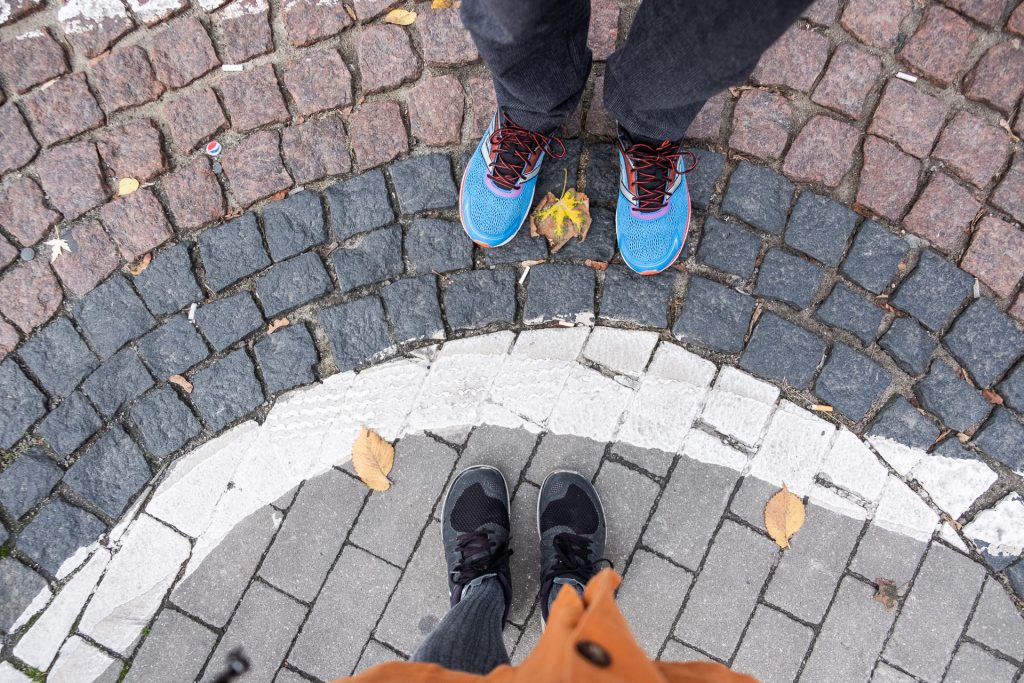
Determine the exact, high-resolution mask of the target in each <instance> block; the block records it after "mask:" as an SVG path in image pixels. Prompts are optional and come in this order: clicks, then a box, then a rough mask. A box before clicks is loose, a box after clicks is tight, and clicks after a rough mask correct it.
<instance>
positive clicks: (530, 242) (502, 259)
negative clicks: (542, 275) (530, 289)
mask: <svg viewBox="0 0 1024 683" xmlns="http://www.w3.org/2000/svg"><path fill="white" fill-rule="evenodd" d="M547 256H548V245H547V243H546V242H545V241H544V240H538V239H532V238H531V237H530V234H529V230H528V229H525V228H524V229H520V230H519V232H518V233H517V234H516V236H515V237H513V238H512V239H511V240H510V241H509V242H508V243H507V244H503V245H502V246H500V247H495V248H494V249H486V250H484V265H486V266H502V265H508V264H511V263H522V262H524V261H541V260H543V259H545V258H547Z"/></svg>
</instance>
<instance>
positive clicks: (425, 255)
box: [405, 218, 473, 275]
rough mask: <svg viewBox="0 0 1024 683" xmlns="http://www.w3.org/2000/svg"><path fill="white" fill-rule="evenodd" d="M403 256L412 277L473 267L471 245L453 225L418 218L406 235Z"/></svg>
mask: <svg viewBox="0 0 1024 683" xmlns="http://www.w3.org/2000/svg"><path fill="white" fill-rule="evenodd" d="M405 253H406V256H407V257H408V259H409V272H410V273H412V274H417V275H418V274H425V273H443V272H445V271H449V270H461V269H463V268H470V267H472V265H473V243H472V242H470V241H469V240H468V239H466V237H465V233H464V232H463V230H462V226H461V225H459V224H458V222H456V221H448V220H442V219H439V218H417V219H416V220H414V221H413V222H412V224H411V225H410V226H409V230H408V232H406V235H405Z"/></svg>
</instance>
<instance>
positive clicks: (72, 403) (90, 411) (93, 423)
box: [38, 391, 103, 460]
mask: <svg viewBox="0 0 1024 683" xmlns="http://www.w3.org/2000/svg"><path fill="white" fill-rule="evenodd" d="M102 426H103V420H101V419H100V416H99V415H98V414H97V413H96V409H95V408H93V407H92V405H91V404H90V403H89V401H88V400H86V398H85V395H84V394H82V392H80V391H76V392H74V393H73V394H71V395H70V396H68V397H67V398H66V399H64V400H63V401H62V402H61V404H60V405H59V406H57V407H56V408H54V409H53V410H51V411H50V412H49V414H47V416H46V417H44V418H43V419H42V421H41V422H40V423H39V429H38V431H39V436H41V437H43V439H45V440H46V443H48V444H49V445H50V448H52V449H53V450H54V452H55V453H56V454H57V455H58V456H59V457H60V458H61V459H63V460H67V459H68V458H69V457H71V455H72V454H73V453H74V452H75V451H76V450H78V447H79V446H81V445H82V444H83V443H85V440H86V439H88V438H89V437H90V436H92V435H93V434H95V433H96V432H98V431H99V430H100V428H101V427H102Z"/></svg>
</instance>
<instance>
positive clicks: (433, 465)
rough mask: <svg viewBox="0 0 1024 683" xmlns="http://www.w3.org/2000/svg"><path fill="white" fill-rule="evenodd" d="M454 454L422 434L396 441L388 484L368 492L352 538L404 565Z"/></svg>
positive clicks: (439, 492) (440, 491)
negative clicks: (375, 491)
mask: <svg viewBox="0 0 1024 683" xmlns="http://www.w3.org/2000/svg"><path fill="white" fill-rule="evenodd" d="M455 457H456V456H455V451H453V450H452V449H450V448H448V447H447V446H444V445H442V444H440V443H438V442H437V441H434V440H433V439H431V438H428V437H425V436H412V437H406V438H404V439H402V440H400V441H399V442H398V445H397V446H396V448H395V463H396V465H395V468H394V469H393V470H391V474H390V475H389V476H390V478H391V481H392V485H391V488H390V489H389V490H388V491H386V492H385V493H374V494H372V495H371V496H370V499H369V500H368V501H367V502H366V507H365V508H364V509H363V512H362V514H360V515H359V520H358V521H357V522H356V526H355V528H354V529H352V542H353V543H355V544H356V545H359V546H360V547H363V548H366V549H367V550H369V551H370V552H372V553H373V554H375V555H377V556H378V557H382V558H384V559H385V560H388V561H389V562H393V563H395V564H397V565H399V566H402V567H404V566H405V563H406V562H408V561H409V556H410V555H412V550H413V547H414V546H415V545H416V541H417V540H419V537H420V532H421V531H422V530H423V526H424V525H425V524H426V521H427V518H428V517H429V516H430V511H431V509H432V508H433V507H434V504H435V503H436V502H437V501H438V499H439V498H440V497H441V494H442V492H443V490H444V487H445V484H446V482H447V481H448V475H449V474H450V473H451V471H452V465H453V464H454V462H455ZM442 573H444V572H442Z"/></svg>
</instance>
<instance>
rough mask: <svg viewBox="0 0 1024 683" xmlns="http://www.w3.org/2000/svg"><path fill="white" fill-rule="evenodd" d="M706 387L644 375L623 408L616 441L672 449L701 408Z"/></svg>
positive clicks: (674, 449) (690, 425)
mask: <svg viewBox="0 0 1024 683" xmlns="http://www.w3.org/2000/svg"><path fill="white" fill-rule="evenodd" d="M706 393H707V390H706V389H703V388H698V387H695V386H693V385H692V384H688V383H686V382H676V381H673V380H667V379H661V378H658V377H651V376H647V377H644V378H643V379H641V380H640V386H639V388H638V389H637V390H636V393H634V394H633V400H632V401H631V402H630V404H629V407H628V408H626V415H625V417H624V418H623V421H622V426H621V427H620V428H619V433H618V435H617V437H616V440H617V441H626V442H628V443H631V444H634V445H636V446H641V447H643V448H657V449H658V450H662V451H667V452H669V453H675V452H676V451H678V450H679V449H680V448H681V447H682V445H683V439H684V438H685V437H686V435H687V433H688V432H689V431H690V429H691V428H692V426H693V421H694V420H695V419H696V417H697V413H699V412H700V409H701V405H702V404H703V402H704V396H705V394H706Z"/></svg>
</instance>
